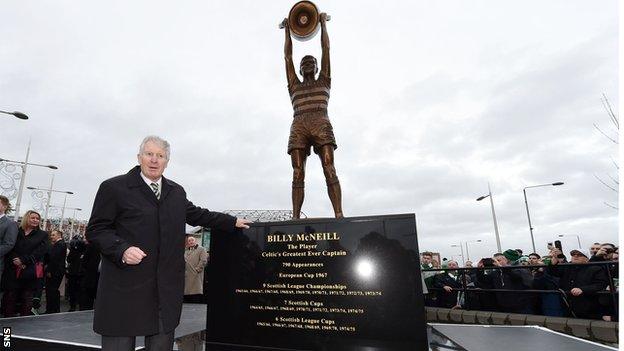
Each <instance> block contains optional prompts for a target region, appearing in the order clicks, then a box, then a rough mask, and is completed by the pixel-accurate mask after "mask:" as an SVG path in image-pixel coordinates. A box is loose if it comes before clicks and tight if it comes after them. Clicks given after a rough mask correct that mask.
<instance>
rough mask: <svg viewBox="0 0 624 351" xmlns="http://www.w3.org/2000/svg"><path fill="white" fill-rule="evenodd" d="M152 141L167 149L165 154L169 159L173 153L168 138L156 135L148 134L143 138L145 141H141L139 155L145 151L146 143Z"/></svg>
mask: <svg viewBox="0 0 624 351" xmlns="http://www.w3.org/2000/svg"><path fill="white" fill-rule="evenodd" d="M150 141H151V142H152V143H154V144H156V145H158V146H160V147H161V148H163V149H164V150H165V155H166V157H167V161H168V160H169V156H170V155H171V147H170V146H169V143H168V142H167V140H165V139H163V138H161V137H159V136H156V135H148V136H146V137H145V139H143V141H142V142H141V146H139V155H141V154H142V153H143V151H144V150H145V144H147V143H148V142H150Z"/></svg>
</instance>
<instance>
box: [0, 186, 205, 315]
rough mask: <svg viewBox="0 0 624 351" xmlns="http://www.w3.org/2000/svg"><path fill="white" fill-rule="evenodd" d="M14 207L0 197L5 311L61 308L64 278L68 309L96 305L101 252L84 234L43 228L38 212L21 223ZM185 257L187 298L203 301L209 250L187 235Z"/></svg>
mask: <svg viewBox="0 0 624 351" xmlns="http://www.w3.org/2000/svg"><path fill="white" fill-rule="evenodd" d="M10 211H11V205H10V202H9V199H8V198H6V197H5V196H2V195H0V294H1V295H2V298H1V303H0V315H1V316H3V317H15V316H18V315H19V316H27V315H33V314H40V313H46V314H49V313H59V312H61V292H60V289H61V285H62V282H63V281H65V294H64V297H65V299H66V300H68V303H69V310H68V311H67V312H73V311H77V310H81V311H82V310H90V309H93V306H94V301H95V298H96V294H97V287H98V281H99V275H100V273H99V272H100V253H99V252H98V251H97V249H96V248H95V246H94V245H92V244H90V243H89V242H88V241H87V240H86V239H85V238H84V237H83V236H79V235H75V236H74V237H72V238H71V239H70V240H69V241H68V242H66V241H65V239H64V237H63V233H62V232H61V231H60V230H57V229H55V230H52V231H51V232H50V233H48V232H46V231H44V230H42V229H41V228H40V223H41V215H40V214H39V213H38V212H36V211H32V210H31V211H27V212H26V214H24V216H23V217H22V218H21V221H20V222H19V223H16V222H14V221H13V220H11V219H9V218H8V217H7V216H6V214H7V213H8V212H10ZM185 261H186V271H185V297H184V300H185V302H194V303H202V302H204V300H203V282H204V267H205V266H206V263H207V261H208V253H207V251H206V249H205V248H203V247H201V246H200V245H199V244H197V242H196V240H195V238H194V237H193V236H191V235H188V236H187V237H186V246H185ZM44 294H45V295H44ZM42 295H44V296H45V309H43V307H44V306H41V301H42ZM63 312H65V311H63Z"/></svg>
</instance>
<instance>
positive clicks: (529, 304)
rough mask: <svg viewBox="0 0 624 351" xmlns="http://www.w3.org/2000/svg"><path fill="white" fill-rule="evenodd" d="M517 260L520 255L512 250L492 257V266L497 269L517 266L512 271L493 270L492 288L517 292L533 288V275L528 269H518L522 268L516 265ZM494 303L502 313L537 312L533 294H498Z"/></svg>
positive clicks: (535, 298) (535, 297)
mask: <svg viewBox="0 0 624 351" xmlns="http://www.w3.org/2000/svg"><path fill="white" fill-rule="evenodd" d="M519 259H520V254H518V252H517V251H516V250H512V249H509V250H507V251H505V252H504V253H502V254H501V253H497V254H495V255H494V265H495V266H497V267H508V266H518V268H514V269H502V270H495V271H494V272H493V273H492V274H493V277H492V282H493V283H494V288H496V289H507V290H518V291H520V290H527V289H532V288H533V275H531V272H529V269H523V268H520V267H522V266H520V265H518V260H519ZM496 301H497V302H498V306H499V309H500V310H501V311H503V312H509V313H524V314H535V311H536V310H537V296H535V294H534V293H513V292H498V293H496Z"/></svg>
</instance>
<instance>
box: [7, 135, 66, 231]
mask: <svg viewBox="0 0 624 351" xmlns="http://www.w3.org/2000/svg"><path fill="white" fill-rule="evenodd" d="M29 156H30V140H29V141H28V149H27V150H26V160H24V162H21V161H12V160H7V159H4V158H0V162H6V163H11V164H16V165H20V166H21V167H22V176H21V177H20V186H19V190H18V192H17V200H16V201H15V220H16V221H17V220H18V218H19V212H20V205H21V204H22V194H23V193H24V184H25V180H26V170H27V168H28V166H38V167H45V168H49V169H58V167H57V166H53V165H41V164H38V163H29V162H28V157H29Z"/></svg>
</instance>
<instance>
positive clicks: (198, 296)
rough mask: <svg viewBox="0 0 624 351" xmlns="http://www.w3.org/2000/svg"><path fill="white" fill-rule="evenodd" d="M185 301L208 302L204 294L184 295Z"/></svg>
mask: <svg viewBox="0 0 624 351" xmlns="http://www.w3.org/2000/svg"><path fill="white" fill-rule="evenodd" d="M184 303H206V301H205V300H204V295H203V294H196V295H184Z"/></svg>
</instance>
